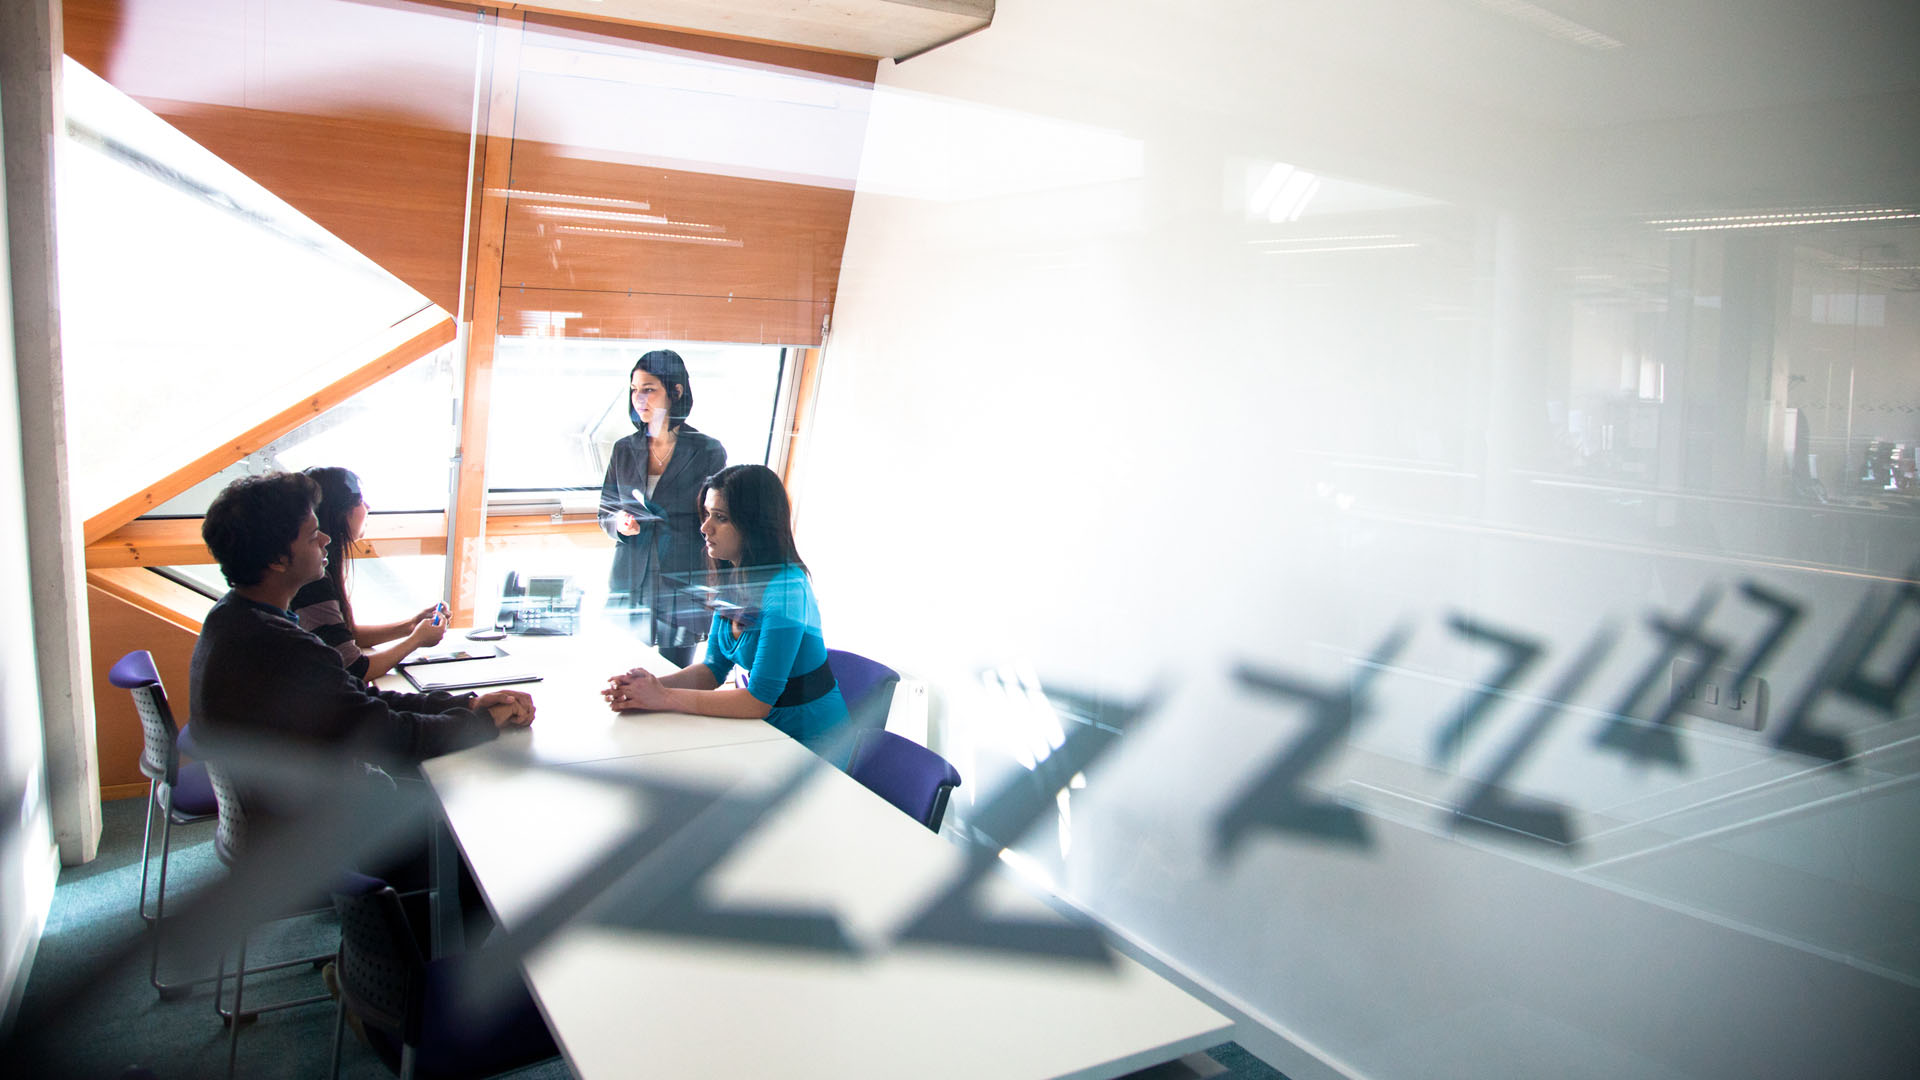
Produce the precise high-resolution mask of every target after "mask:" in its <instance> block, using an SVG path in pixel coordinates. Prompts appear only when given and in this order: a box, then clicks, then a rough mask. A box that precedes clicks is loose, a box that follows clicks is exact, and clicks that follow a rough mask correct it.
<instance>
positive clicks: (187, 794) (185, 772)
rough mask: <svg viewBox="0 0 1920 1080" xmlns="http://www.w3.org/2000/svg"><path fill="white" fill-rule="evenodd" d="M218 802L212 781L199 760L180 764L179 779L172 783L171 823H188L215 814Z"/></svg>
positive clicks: (218, 807)
mask: <svg viewBox="0 0 1920 1080" xmlns="http://www.w3.org/2000/svg"><path fill="white" fill-rule="evenodd" d="M219 812H220V802H219V800H218V799H215V798H214V795H213V781H212V780H210V779H208V778H207V767H206V765H204V764H202V763H201V762H198V761H196V762H194V763H192V764H190V765H182V766H180V781H179V783H176V784H174V785H173V823H174V824H175V825H190V824H192V823H193V822H196V821H205V820H206V819H208V818H210V817H213V816H215V815H217V814H218V813H219Z"/></svg>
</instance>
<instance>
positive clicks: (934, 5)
mask: <svg viewBox="0 0 1920 1080" xmlns="http://www.w3.org/2000/svg"><path fill="white" fill-rule="evenodd" d="M478 2H479V3H482V4H485V5H486V6H488V7H498V8H513V9H518V10H523V11H549V12H559V13H562V14H569V15H579V16H582V17H585V18H590V19H604V20H611V21H615V22H628V23H642V24H646V25H649V26H666V27H678V28H682V29H686V30H694V31H698V32H700V33H705V34H723V35H726V36H728V37H739V38H751V39H755V40H759V41H774V42H782V43H785V44H789V45H799V46H803V47H805V48H810V49H828V50H832V51H834V52H844V53H854V54H857V55H860V56H873V57H886V58H899V57H906V56H911V55H913V54H915V53H919V52H922V51H924V50H927V49H930V48H933V47H934V46H936V45H940V44H942V43H944V42H948V41H951V40H953V39H955V38H957V37H961V36H963V35H965V34H968V33H971V32H973V31H975V30H978V29H980V28H981V27H983V26H986V25H987V24H988V23H990V22H992V21H993V4H994V0H535V2H534V3H515V2H511V0H478Z"/></svg>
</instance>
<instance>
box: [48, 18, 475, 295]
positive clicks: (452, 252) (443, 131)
mask: <svg viewBox="0 0 1920 1080" xmlns="http://www.w3.org/2000/svg"><path fill="white" fill-rule="evenodd" d="M475 18H476V16H474V15H473V14H472V13H470V12H469V13H462V12H460V11H458V10H452V9H448V8H444V7H439V6H429V5H422V4H408V3H404V2H402V0H395V2H392V3H386V4H383V5H379V6H377V7H369V6H364V5H358V4H351V3H340V2H338V0H218V2H209V3H170V4H159V3H154V2H152V0H146V2H141V0H65V3H64V5H63V25H64V29H65V33H66V48H67V54H68V55H69V56H71V57H73V58H74V59H75V60H76V61H78V62H80V63H81V64H83V65H85V66H86V67H87V68H88V69H89V70H91V71H93V72H94V73H95V74H97V75H99V76H101V77H102V78H104V79H106V80H107V81H108V82H109V83H112V84H113V85H114V86H115V87H117V88H118V89H120V90H121V91H122V92H124V93H126V94H128V95H130V96H132V97H133V98H135V99H136V100H138V101H140V103H141V104H143V105H145V106H146V107H147V108H149V109H152V110H153V111H154V112H155V113H157V114H159V115H160V116H161V117H162V118H163V119H165V120H166V121H167V122H168V123H171V124H173V125H174V126H175V127H177V128H179V129H180V131H181V132H183V133H184V134H186V135H187V136H188V137H189V138H191V139H193V140H194V141H196V142H198V143H200V144H201V145H202V146H204V147H206V148H207V149H208V150H211V151H212V152H213V153H214V154H216V155H218V156H219V157H220V158H222V159H223V160H225V161H226V162H228V163H229V164H231V165H233V166H234V167H235V168H237V169H239V170H240V171H241V172H243V173H245V174H247V175H248V176H250V177H252V178H253V179H254V180H256V181H258V182H259V183H260V184H261V185H262V186H264V187H265V188H267V189H268V190H269V191H272V192H273V193H274V194H275V195H278V196H279V197H280V198H282V199H285V200H286V201H287V202H288V203H290V204H291V205H292V206H293V207H294V208H295V209H297V210H299V211H300V212H301V213H303V214H305V215H307V216H308V217H310V218H312V219H313V220H314V221H315V222H316V223H318V224H319V225H320V226H321V227H322V228H324V229H326V230H327V231H329V232H331V233H333V234H334V235H335V236H337V237H339V238H340V239H341V240H343V241H345V242H346V243H347V244H348V245H350V246H352V247H353V248H354V249H355V250H357V251H359V252H361V253H362V254H364V255H366V256H367V257H368V258H370V259H372V260H373V261H374V262H376V263H379V264H380V265H381V266H383V267H385V268H386V269H387V270H388V271H390V272H391V273H393V274H394V275H395V276H396V277H398V278H400V279H401V280H403V281H405V282H406V283H407V284H409V285H411V286H413V287H414V288H415V289H418V290H419V291H420V292H421V293H422V294H423V295H425V296H426V297H427V298H428V299H430V300H432V301H433V302H434V303H436V304H439V305H440V306H441V307H444V308H446V309H447V310H448V311H455V310H458V308H459V283H460V241H461V236H462V229H463V225H464V212H465V206H466V189H467V142H468V122H467V121H468V117H469V116H470V114H471V107H472V93H473V55H474V40H475V35H476V33H477V31H476V30H475V27H474V22H473V20H474V19H475ZM370 31H378V33H374V32H370ZM398 50H404V55H403V56H396V55H394V54H395V53H396V51H398Z"/></svg>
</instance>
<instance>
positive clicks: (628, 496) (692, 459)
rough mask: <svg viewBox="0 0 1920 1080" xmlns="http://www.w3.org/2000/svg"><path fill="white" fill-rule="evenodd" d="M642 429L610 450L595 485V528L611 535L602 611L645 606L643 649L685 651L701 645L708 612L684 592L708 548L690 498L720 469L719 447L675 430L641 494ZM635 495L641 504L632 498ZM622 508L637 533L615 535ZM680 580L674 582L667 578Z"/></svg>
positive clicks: (685, 427)
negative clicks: (647, 633) (667, 455)
mask: <svg viewBox="0 0 1920 1080" xmlns="http://www.w3.org/2000/svg"><path fill="white" fill-rule="evenodd" d="M647 443H648V439H647V432H646V429H645V428H642V429H640V430H639V431H636V432H634V433H633V434H631V435H629V436H627V437H626V438H624V439H621V440H620V441H619V442H617V443H614V444H613V460H612V461H610V462H608V463H607V478H606V481H605V482H604V483H602V484H601V485H600V527H601V528H602V529H604V530H606V533H607V535H608V536H611V537H613V541H614V551H613V574H612V576H611V578H610V579H609V580H608V582H607V588H608V591H609V592H610V593H611V596H609V597H608V601H607V604H608V606H609V607H615V608H618V607H626V608H634V609H637V608H647V609H650V610H651V611H652V618H651V619H649V620H643V621H642V622H641V625H642V626H644V627H647V628H648V629H650V630H651V634H652V636H651V639H650V643H651V644H653V645H659V646H673V645H690V644H692V643H694V642H696V641H701V640H704V639H705V638H706V636H707V626H708V624H709V622H710V621H711V618H712V616H711V614H710V613H709V612H708V611H707V610H706V608H705V606H704V605H702V604H701V603H700V602H699V601H698V600H697V599H694V598H691V597H689V596H687V595H686V594H685V591H684V589H683V588H682V586H683V585H684V583H685V578H686V576H687V575H691V574H697V573H698V572H700V571H702V570H704V569H706V565H707V546H706V541H705V540H704V539H703V538H702V537H701V536H700V507H699V506H698V505H696V504H695V501H694V500H695V497H696V496H697V495H698V494H699V492H700V484H701V482H703V481H704V480H706V478H707V477H709V476H712V475H713V474H714V473H717V472H719V471H720V470H721V469H724V468H726V466H727V450H726V447H724V446H721V445H720V441H719V440H718V439H715V438H714V437H713V436H711V435H705V434H702V433H701V432H699V431H696V430H694V428H693V426H692V425H690V424H682V425H681V426H680V431H679V437H678V439H676V440H675V442H674V444H673V458H672V459H671V460H669V461H668V462H667V468H666V471H665V472H663V473H661V474H660V480H659V482H658V483H656V484H655V485H654V488H653V495H652V496H651V497H646V491H647ZM636 491H637V492H639V493H640V494H641V496H642V498H640V499H635V498H634V492H636ZM622 510H625V511H626V512H627V513H629V514H632V515H634V516H635V517H637V518H639V519H640V531H639V533H637V534H635V535H633V536H621V535H620V530H619V528H618V527H617V526H616V524H615V520H616V515H618V514H619V512H620V511H622ZM673 578H679V579H680V580H678V581H676V580H671V579H673Z"/></svg>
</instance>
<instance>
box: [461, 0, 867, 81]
mask: <svg viewBox="0 0 1920 1080" xmlns="http://www.w3.org/2000/svg"><path fill="white" fill-rule="evenodd" d="M490 6H502V5H500V4H490ZM520 6H527V5H520ZM534 6H537V5H534ZM526 20H527V29H529V30H541V31H546V32H550V33H555V34H561V35H565V36H569V37H573V38H575V39H577V40H580V41H583V42H619V41H625V42H632V43H634V44H639V45H664V46H666V47H667V48H669V49H685V50H687V51H688V52H699V53H706V54H707V55H709V56H724V57H726V58H728V59H730V60H745V61H747V62H748V63H752V64H767V65H770V66H773V67H783V68H790V69H792V70H794V71H808V72H812V73H813V74H815V75H828V76H831V77H833V78H836V79H849V80H852V81H854V82H863V83H867V84H869V85H871V84H872V83H873V77H874V74H875V73H876V72H877V71H879V69H880V61H879V60H877V59H875V58H874V57H872V56H851V55H848V54H847V53H844V52H824V51H819V50H814V49H797V48H793V47H791V46H786V45H776V44H772V43H770V42H765V41H748V40H744V39H741V38H731V37H717V36H708V35H705V34H692V33H686V32H684V31H679V30H668V29H664V28H661V27H656V26H637V25H634V24H631V23H611V22H596V21H592V20H588V19H578V18H573V17H570V16H566V15H556V14H552V13H548V12H541V11H536V10H531V9H529V10H528V11H527V14H526Z"/></svg>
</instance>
